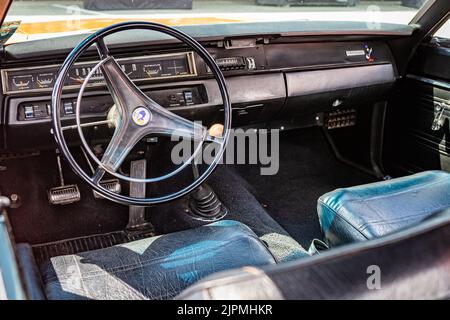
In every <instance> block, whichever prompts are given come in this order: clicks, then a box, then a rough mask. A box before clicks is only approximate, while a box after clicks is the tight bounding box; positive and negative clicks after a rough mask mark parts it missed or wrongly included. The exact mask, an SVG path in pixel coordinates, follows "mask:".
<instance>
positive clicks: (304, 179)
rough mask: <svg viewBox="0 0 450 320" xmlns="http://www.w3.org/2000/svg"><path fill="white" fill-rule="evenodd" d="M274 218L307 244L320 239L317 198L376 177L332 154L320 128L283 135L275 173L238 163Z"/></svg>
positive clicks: (301, 241) (241, 173)
mask: <svg viewBox="0 0 450 320" xmlns="http://www.w3.org/2000/svg"><path fill="white" fill-rule="evenodd" d="M235 168H236V170H237V171H238V172H239V174H240V175H241V176H242V177H244V179H246V180H247V181H248V182H249V183H250V184H251V185H252V186H253V189H254V190H255V191H254V192H255V195H256V197H257V198H258V200H259V201H261V203H263V204H264V205H265V206H267V207H266V209H267V211H268V212H269V213H270V214H271V215H272V217H273V218H274V219H275V220H276V221H277V222H278V223H279V224H281V226H283V227H284V228H285V229H286V230H287V231H288V232H289V234H290V235H291V236H292V237H293V238H294V239H295V240H297V241H299V242H300V244H302V245H303V246H304V247H306V248H307V247H308V246H309V244H310V242H311V240H312V239H313V238H320V237H321V231H320V226H319V220H318V218H317V209H316V206H317V199H318V198H319V197H320V196H321V195H322V194H324V193H326V192H329V191H331V190H334V189H336V188H340V187H348V186H353V185H359V184H364V183H368V182H372V181H374V178H372V177H370V176H368V175H366V174H364V173H362V172H360V171H358V170H355V169H353V168H351V167H349V166H347V165H345V164H343V163H341V162H339V161H338V160H337V159H336V158H335V157H334V155H333V153H332V151H331V149H330V147H329V145H328V144H327V142H326V140H325V138H324V136H323V134H322V132H321V131H320V129H318V128H311V129H304V130H299V131H290V132H284V133H282V134H281V135H280V167H279V171H278V173H277V174H276V175H273V176H262V175H260V167H259V166H258V165H236V166H235Z"/></svg>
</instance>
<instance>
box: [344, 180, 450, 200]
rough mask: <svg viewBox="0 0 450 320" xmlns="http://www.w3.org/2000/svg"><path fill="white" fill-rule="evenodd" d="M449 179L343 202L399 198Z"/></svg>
mask: <svg viewBox="0 0 450 320" xmlns="http://www.w3.org/2000/svg"><path fill="white" fill-rule="evenodd" d="M449 179H450V178H449V177H444V178H441V179H440V180H438V181H434V182H429V183H427V185H424V184H421V185H419V186H415V187H410V188H408V189H407V190H401V191H396V192H394V193H388V194H382V195H379V196H367V197H364V198H359V199H348V200H342V201H343V202H360V201H367V200H372V199H373V200H376V199H381V198H390V197H394V196H397V195H400V194H404V193H408V192H411V191H415V190H418V189H422V188H425V187H430V186H434V185H436V184H439V183H441V182H442V181H444V180H449ZM347 190H348V189H347Z"/></svg>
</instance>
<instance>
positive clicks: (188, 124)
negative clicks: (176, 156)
mask: <svg viewBox="0 0 450 320" xmlns="http://www.w3.org/2000/svg"><path fill="white" fill-rule="evenodd" d="M149 110H150V112H151V114H152V116H151V117H152V120H151V122H150V123H149V127H148V129H147V132H148V133H149V134H150V133H151V134H157V135H163V136H174V137H180V138H185V139H190V140H196V141H202V140H204V137H205V136H206V134H207V129H206V128H205V127H204V126H203V125H202V124H201V123H200V122H194V121H191V120H188V119H186V118H183V117H181V116H179V115H177V114H175V113H173V112H171V111H169V110H167V109H166V108H164V107H162V106H160V105H158V104H157V103H152V104H150V105H149Z"/></svg>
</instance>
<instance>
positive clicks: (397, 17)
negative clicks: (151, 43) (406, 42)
mask: <svg viewBox="0 0 450 320" xmlns="http://www.w3.org/2000/svg"><path fill="white" fill-rule="evenodd" d="M426 1H427V0H401V1H391V0H378V1H365V0H84V1H66V0H21V1H18V0H16V1H13V3H12V5H11V8H10V10H9V12H8V15H7V17H6V20H5V21H6V22H12V21H17V24H18V23H19V22H20V26H19V28H18V29H17V31H16V32H15V34H14V35H13V36H12V37H11V38H10V39H9V42H18V41H26V40H33V39H39V38H48V37H54V36H61V35H65V34H73V33H80V32H86V31H92V30H96V29H99V28H102V27H105V26H108V25H111V24H113V23H117V22H121V21H127V20H144V21H155V22H159V23H163V24H167V25H171V26H180V25H202V24H203V25H204V24H220V23H239V22H241V23H242V22H245V23H249V22H268V23H273V22H278V21H299V20H302V21H305V20H307V21H358V22H364V23H365V24H366V28H367V29H374V30H377V29H383V26H384V24H383V23H393V24H403V25H404V24H408V23H409V22H410V21H411V19H412V18H413V17H414V15H415V14H416V13H417V11H418V10H419V8H420V7H421V6H422V5H423V4H424V3H425V2H426Z"/></svg>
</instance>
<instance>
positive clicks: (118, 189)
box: [81, 147, 122, 199]
mask: <svg viewBox="0 0 450 320" xmlns="http://www.w3.org/2000/svg"><path fill="white" fill-rule="evenodd" d="M81 152H82V153H83V155H84V157H85V158H86V162H87V163H88V165H89V168H90V169H91V171H92V173H94V172H95V171H94V167H93V166H92V163H91V161H90V160H89V157H88V155H87V154H86V151H85V150H84V149H83V147H81ZM98 184H99V185H100V186H101V187H103V188H105V189H106V190H108V191H111V192H114V193H117V194H121V193H122V185H121V184H120V181H119V179H117V178H113V179H107V180H101V181H100V182H99V183H98ZM93 193H94V198H96V199H103V196H102V195H101V194H100V193H98V192H97V191H95V190H94V191H93Z"/></svg>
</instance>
